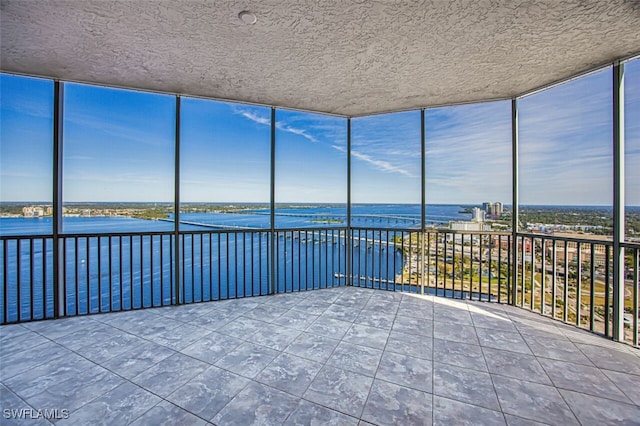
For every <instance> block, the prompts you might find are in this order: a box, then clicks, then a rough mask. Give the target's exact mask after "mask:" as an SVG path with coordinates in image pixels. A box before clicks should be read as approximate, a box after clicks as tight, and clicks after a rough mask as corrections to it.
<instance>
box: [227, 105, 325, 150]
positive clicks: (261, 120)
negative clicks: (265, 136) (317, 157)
mask: <svg viewBox="0 0 640 426" xmlns="http://www.w3.org/2000/svg"><path fill="white" fill-rule="evenodd" d="M235 111H236V112H237V113H238V114H240V115H242V116H243V117H244V118H246V119H248V120H251V121H253V122H254V123H258V124H262V125H264V126H270V125H271V118H270V117H263V116H260V115H258V114H255V113H253V112H251V111H247V110H244V109H236V110H235ZM276 129H279V130H282V131H284V132H289V133H292V134H294V135H298V136H302V137H303V138H305V139H307V140H309V141H311V142H317V141H318V140H317V139H316V138H315V137H313V136H312V135H310V134H309V133H307V131H306V130H304V129H300V128H297V127H292V126H289V125H288V124H286V123H283V122H282V121H276Z"/></svg>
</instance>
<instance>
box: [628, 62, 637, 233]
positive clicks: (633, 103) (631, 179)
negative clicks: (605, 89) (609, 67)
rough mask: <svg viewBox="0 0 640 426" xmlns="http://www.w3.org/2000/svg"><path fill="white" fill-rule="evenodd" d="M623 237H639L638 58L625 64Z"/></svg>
mask: <svg viewBox="0 0 640 426" xmlns="http://www.w3.org/2000/svg"><path fill="white" fill-rule="evenodd" d="M624 108H625V111H624V114H625V116H624V119H625V121H624V130H625V152H624V155H625V164H624V171H625V183H624V189H625V197H624V200H625V212H626V221H625V225H626V229H625V238H626V239H628V240H631V241H640V59H635V60H633V61H630V62H627V63H626V64H625V93H624Z"/></svg>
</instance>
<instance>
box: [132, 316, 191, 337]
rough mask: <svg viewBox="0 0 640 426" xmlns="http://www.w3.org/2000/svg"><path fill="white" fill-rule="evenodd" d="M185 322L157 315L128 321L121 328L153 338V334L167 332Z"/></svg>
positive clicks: (137, 334)
mask: <svg viewBox="0 0 640 426" xmlns="http://www.w3.org/2000/svg"><path fill="white" fill-rule="evenodd" d="M183 324H184V323H183V322H180V321H176V320H174V319H171V318H167V317H163V316H162V315H156V316H154V317H149V318H144V319H142V320H139V321H127V322H126V324H125V325H124V326H123V327H121V328H122V329H123V330H125V331H127V332H128V333H131V334H135V335H136V336H140V337H143V338H145V339H151V338H152V337H153V336H157V335H162V334H165V333H167V332H168V331H169V330H173V329H175V328H178V327H180V326H181V325H183Z"/></svg>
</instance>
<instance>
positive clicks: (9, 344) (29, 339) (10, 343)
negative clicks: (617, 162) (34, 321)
mask: <svg viewBox="0 0 640 426" xmlns="http://www.w3.org/2000/svg"><path fill="white" fill-rule="evenodd" d="M3 327H4V326H3ZM2 330H4V328H3V329H2ZM23 330H24V333H23V334H21V335H19V336H17V337H5V336H4V334H2V335H1V336H2V339H1V341H0V348H2V349H0V355H1V356H8V355H10V354H13V353H20V352H25V351H28V350H29V349H31V348H33V347H36V346H38V345H41V344H43V343H49V342H51V340H49V339H47V338H46V337H42V336H41V335H39V334H38V333H35V332H33V331H29V330H27V329H24V328H23Z"/></svg>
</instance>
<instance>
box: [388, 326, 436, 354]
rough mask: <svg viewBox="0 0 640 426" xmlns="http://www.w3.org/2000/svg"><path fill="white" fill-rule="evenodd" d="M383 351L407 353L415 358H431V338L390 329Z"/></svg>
mask: <svg viewBox="0 0 640 426" xmlns="http://www.w3.org/2000/svg"><path fill="white" fill-rule="evenodd" d="M385 351H389V352H395V353H399V354H404V355H409V356H412V357H415V358H423V359H432V358H433V339H432V338H431V337H426V336H422V335H420V334H406V333H401V332H398V331H393V330H392V331H391V333H389V339H388V340H387V346H386V347H385Z"/></svg>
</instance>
